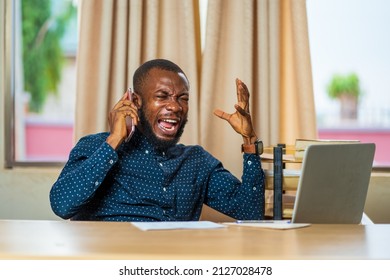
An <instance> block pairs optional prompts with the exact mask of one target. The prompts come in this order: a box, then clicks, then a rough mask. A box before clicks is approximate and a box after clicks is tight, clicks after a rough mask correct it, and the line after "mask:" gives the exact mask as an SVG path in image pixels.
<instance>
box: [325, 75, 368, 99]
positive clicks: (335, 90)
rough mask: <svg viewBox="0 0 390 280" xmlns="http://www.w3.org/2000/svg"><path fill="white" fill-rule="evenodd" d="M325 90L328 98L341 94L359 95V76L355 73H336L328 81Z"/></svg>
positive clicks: (337, 96)
mask: <svg viewBox="0 0 390 280" xmlns="http://www.w3.org/2000/svg"><path fill="white" fill-rule="evenodd" d="M327 92H328V95H329V97H330V98H339V97H340V96H341V95H343V94H348V95H351V96H355V97H359V96H360V95H361V94H362V91H361V88H360V83H359V77H358V76H357V75H356V74H355V73H351V74H348V75H339V74H336V75H334V76H333V77H332V79H331V81H330V82H329V84H328V86H327Z"/></svg>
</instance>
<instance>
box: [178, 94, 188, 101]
mask: <svg viewBox="0 0 390 280" xmlns="http://www.w3.org/2000/svg"><path fill="white" fill-rule="evenodd" d="M179 98H180V100H183V101H189V100H190V98H189V97H188V95H182V96H180V97H179Z"/></svg>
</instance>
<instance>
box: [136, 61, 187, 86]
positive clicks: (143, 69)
mask: <svg viewBox="0 0 390 280" xmlns="http://www.w3.org/2000/svg"><path fill="white" fill-rule="evenodd" d="M154 68H157V69H161V70H166V71H171V72H175V73H183V74H184V76H185V77H186V79H187V81H188V78H187V75H186V74H185V73H184V71H183V70H182V69H181V68H180V67H179V66H178V65H177V64H175V63H173V62H172V61H169V60H167V59H153V60H149V61H147V62H145V63H144V64H142V65H141V66H140V67H138V69H137V70H136V71H135V72H134V75H133V86H134V91H135V92H136V93H142V90H141V89H142V86H143V85H144V83H145V80H146V78H147V76H148V74H149V71H150V70H152V69H154Z"/></svg>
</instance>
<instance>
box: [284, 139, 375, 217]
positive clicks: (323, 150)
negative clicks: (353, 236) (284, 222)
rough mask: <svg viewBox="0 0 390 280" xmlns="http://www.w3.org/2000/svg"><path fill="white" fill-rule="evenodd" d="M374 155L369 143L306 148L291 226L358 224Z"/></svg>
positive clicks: (373, 147)
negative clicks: (302, 224)
mask: <svg viewBox="0 0 390 280" xmlns="http://www.w3.org/2000/svg"><path fill="white" fill-rule="evenodd" d="M374 154H375V144H373V143H354V144H329V145H311V146H308V148H307V150H306V152H305V155H304V158H303V162H302V170H301V176H300V178H299V182H298V188H297V193H296V197H295V204H294V210H293V215H292V219H291V222H292V223H312V224H359V223H360V222H361V220H362V217H363V211H364V205H365V202H366V197H367V192H368V185H369V182H370V177H371V170H372V164H373V160H374Z"/></svg>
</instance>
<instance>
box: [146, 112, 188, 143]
mask: <svg viewBox="0 0 390 280" xmlns="http://www.w3.org/2000/svg"><path fill="white" fill-rule="evenodd" d="M138 116H139V119H140V124H141V127H142V132H143V134H144V136H145V137H146V138H147V139H148V140H149V141H150V142H151V144H152V145H153V146H154V147H155V148H156V149H157V150H160V151H166V150H167V149H168V148H170V147H173V146H175V145H176V144H177V143H178V142H179V140H180V137H181V135H182V134H183V132H184V127H185V125H186V123H187V121H188V119H187V118H186V119H184V121H183V123H182V124H181V125H180V127H179V129H178V131H177V133H176V136H175V138H174V139H172V140H162V139H160V138H158V137H157V136H156V134H154V132H153V128H152V126H151V124H150V123H149V122H148V120H147V118H146V115H145V111H144V109H143V107H141V109H139V110H138Z"/></svg>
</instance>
